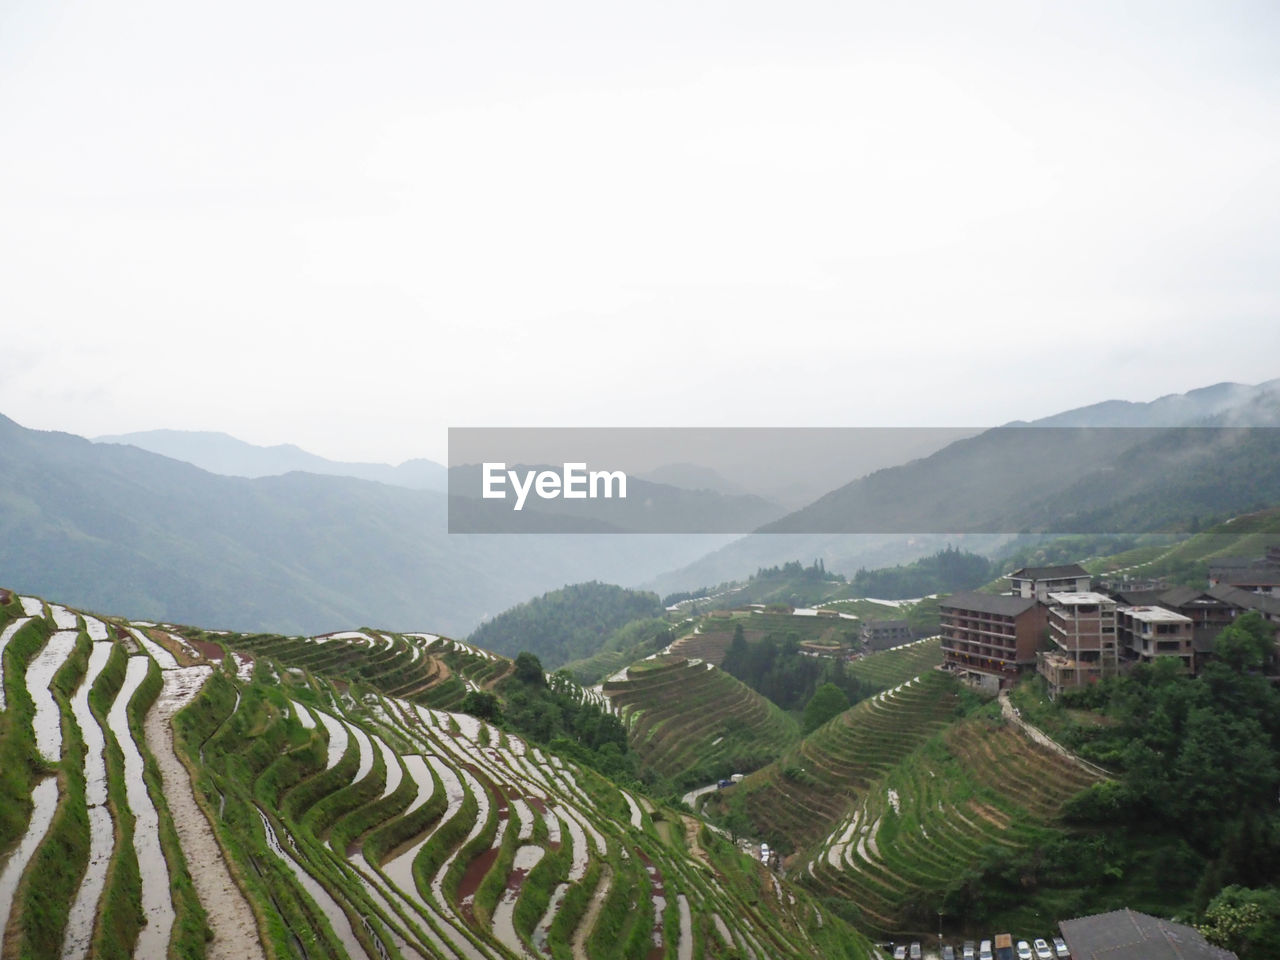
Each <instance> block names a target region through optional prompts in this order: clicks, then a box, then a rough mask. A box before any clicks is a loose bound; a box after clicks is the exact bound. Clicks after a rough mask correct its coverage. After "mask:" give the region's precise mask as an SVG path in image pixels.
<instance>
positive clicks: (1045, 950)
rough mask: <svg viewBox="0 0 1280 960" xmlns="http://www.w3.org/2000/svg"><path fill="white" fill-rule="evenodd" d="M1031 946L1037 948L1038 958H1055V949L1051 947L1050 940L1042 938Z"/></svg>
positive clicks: (1045, 959)
mask: <svg viewBox="0 0 1280 960" xmlns="http://www.w3.org/2000/svg"><path fill="white" fill-rule="evenodd" d="M1031 946H1032V947H1033V948H1035V951H1036V960H1053V951H1052V950H1051V949H1050V948H1049V943H1048V941H1046V940H1044V939H1043V938H1041V939H1038V940H1036V942H1035V943H1033V944H1032V945H1031Z"/></svg>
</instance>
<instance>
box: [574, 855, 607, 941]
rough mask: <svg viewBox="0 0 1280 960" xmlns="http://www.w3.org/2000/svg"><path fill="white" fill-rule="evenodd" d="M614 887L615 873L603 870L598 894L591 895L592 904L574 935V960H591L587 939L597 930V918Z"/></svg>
mask: <svg viewBox="0 0 1280 960" xmlns="http://www.w3.org/2000/svg"><path fill="white" fill-rule="evenodd" d="M612 885H613V871H612V870H610V869H609V868H608V867H604V868H602V869H601V871H600V882H599V883H597V884H596V892H595V893H593V894H592V895H591V903H589V904H588V905H587V910H586V913H584V914H583V915H582V919H581V920H579V921H578V929H577V930H576V931H575V932H574V934H573V960H591V956H590V954H588V953H587V938H588V937H589V936H591V931H592V930H594V929H595V926H596V917H598V916H600V910H601V908H602V907H603V906H604V901H605V898H606V897H608V896H609V887H611V886H612Z"/></svg>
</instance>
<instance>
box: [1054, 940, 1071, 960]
mask: <svg viewBox="0 0 1280 960" xmlns="http://www.w3.org/2000/svg"><path fill="white" fill-rule="evenodd" d="M1053 952H1054V953H1056V954H1057V955H1058V960H1070V958H1071V951H1070V950H1068V949H1067V941H1065V940H1063V939H1062V938H1061V937H1054V938H1053Z"/></svg>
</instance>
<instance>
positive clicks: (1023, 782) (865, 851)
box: [805, 717, 1096, 935]
mask: <svg viewBox="0 0 1280 960" xmlns="http://www.w3.org/2000/svg"><path fill="white" fill-rule="evenodd" d="M1095 779H1096V778H1094V777H1093V776H1092V775H1091V774H1089V773H1087V772H1085V771H1084V770H1082V769H1081V768H1080V767H1079V766H1077V765H1075V764H1073V763H1071V762H1070V761H1069V760H1067V759H1065V758H1064V757H1062V756H1061V755H1059V754H1057V753H1055V752H1053V751H1051V750H1048V749H1046V748H1044V747H1042V746H1040V745H1038V744H1035V743H1033V742H1032V741H1031V740H1030V739H1028V738H1027V737H1026V736H1024V735H1023V734H1022V733H1021V731H1019V730H1017V729H1016V728H1014V727H1012V726H1008V725H1005V724H1004V723H1001V722H999V721H993V720H988V719H985V718H976V717H975V718H969V719H967V720H965V721H963V722H962V723H959V724H956V725H954V726H952V727H950V728H949V729H948V730H947V731H946V732H945V734H943V735H941V736H939V737H936V738H934V739H933V740H931V741H930V742H929V743H927V744H925V745H923V746H922V747H921V749H919V750H917V751H916V752H915V753H913V754H912V755H911V756H910V757H909V758H907V759H906V760H905V761H903V762H902V763H900V764H898V765H896V766H895V767H894V768H893V769H892V770H891V771H889V773H888V774H887V775H886V776H884V777H882V778H881V779H880V780H878V781H877V782H876V783H874V784H873V785H872V786H871V787H870V788H869V789H867V790H866V791H865V792H864V794H863V796H862V799H861V800H860V802H859V803H858V804H857V805H856V806H855V808H854V810H853V812H852V814H851V815H850V816H849V817H847V818H846V819H845V820H843V821H841V823H839V824H838V825H837V826H836V827H835V829H834V830H832V831H831V832H830V834H829V835H828V836H827V837H826V838H825V839H824V840H822V841H821V842H820V843H819V844H817V845H816V846H815V847H814V849H813V852H812V853H811V855H810V856H809V857H808V862H807V864H806V866H805V872H806V873H807V874H808V877H809V882H810V883H811V885H812V886H813V887H814V888H815V889H818V890H820V891H822V893H823V894H824V895H832V896H840V897H844V898H847V899H848V900H850V901H851V902H852V903H853V904H855V905H856V906H857V908H858V910H859V912H860V913H861V915H862V919H863V923H862V926H861V929H866V930H872V931H875V932H876V933H877V934H880V935H887V934H890V933H894V932H898V931H901V930H902V927H903V914H904V910H905V908H906V906H907V904H909V903H910V902H912V901H913V900H916V901H918V900H920V899H922V898H923V899H928V898H929V897H931V896H939V895H940V894H941V893H942V891H944V890H945V888H946V887H947V885H948V884H949V883H951V882H952V881H953V880H954V878H955V877H957V876H959V875H961V874H962V873H963V872H964V871H965V870H966V869H967V868H969V867H971V866H973V865H975V864H977V863H978V862H980V861H981V860H982V859H983V857H984V854H985V852H986V851H987V850H988V849H990V848H993V847H995V848H1005V849H1009V850H1013V849H1018V848H1021V847H1025V846H1028V845H1030V844H1032V843H1034V842H1035V841H1037V840H1039V839H1043V838H1044V837H1045V836H1046V834H1047V831H1049V830H1051V829H1053V828H1054V826H1055V825H1056V822H1057V819H1058V816H1059V814H1060V812H1061V809H1062V805H1063V803H1064V802H1065V801H1066V800H1067V798H1069V797H1070V796H1071V795H1072V794H1074V793H1076V792H1077V791H1079V790H1081V789H1083V788H1084V787H1086V786H1088V785H1089V784H1090V783H1092V782H1093V781H1094V780H1095Z"/></svg>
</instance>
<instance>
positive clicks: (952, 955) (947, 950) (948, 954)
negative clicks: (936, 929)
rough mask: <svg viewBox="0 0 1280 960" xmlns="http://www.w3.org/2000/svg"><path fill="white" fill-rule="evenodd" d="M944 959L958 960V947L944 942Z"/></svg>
mask: <svg viewBox="0 0 1280 960" xmlns="http://www.w3.org/2000/svg"><path fill="white" fill-rule="evenodd" d="M942 960H956V948H955V947H953V946H952V945H951V944H949V943H947V944H943V947H942Z"/></svg>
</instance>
